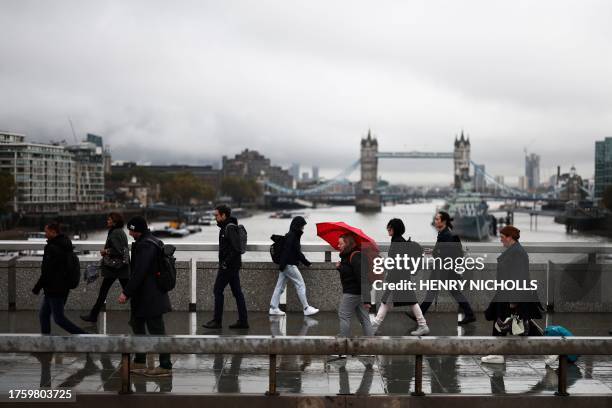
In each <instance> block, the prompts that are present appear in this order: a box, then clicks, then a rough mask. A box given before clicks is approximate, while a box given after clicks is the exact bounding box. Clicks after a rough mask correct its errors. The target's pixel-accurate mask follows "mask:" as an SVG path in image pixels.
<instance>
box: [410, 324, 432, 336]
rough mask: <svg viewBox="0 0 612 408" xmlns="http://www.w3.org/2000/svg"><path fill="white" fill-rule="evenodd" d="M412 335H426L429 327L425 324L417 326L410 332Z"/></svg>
mask: <svg viewBox="0 0 612 408" xmlns="http://www.w3.org/2000/svg"><path fill="white" fill-rule="evenodd" d="M410 334H411V335H413V336H427V335H428V334H429V327H427V325H426V324H424V325H423V326H418V327H417V329H416V330H414V331H411V332H410Z"/></svg>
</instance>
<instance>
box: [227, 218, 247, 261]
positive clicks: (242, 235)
mask: <svg viewBox="0 0 612 408" xmlns="http://www.w3.org/2000/svg"><path fill="white" fill-rule="evenodd" d="M229 228H236V229H237V232H236V233H237V234H238V243H237V244H238V247H237V248H236V244H235V243H234V242H233V241H232V240H230V242H231V244H232V247H234V249H235V250H236V251H238V252H240V255H244V253H245V252H246V247H247V230H246V228H245V227H244V225H242V224H238V225H236V224H227V227H225V234H226V235H227V232H228V229H229Z"/></svg>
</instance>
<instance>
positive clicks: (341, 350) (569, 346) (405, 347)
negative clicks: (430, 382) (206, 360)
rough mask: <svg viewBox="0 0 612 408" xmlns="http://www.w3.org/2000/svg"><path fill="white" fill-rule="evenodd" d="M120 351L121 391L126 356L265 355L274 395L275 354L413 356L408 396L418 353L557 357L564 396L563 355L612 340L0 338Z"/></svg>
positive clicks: (29, 346)
mask: <svg viewBox="0 0 612 408" xmlns="http://www.w3.org/2000/svg"><path fill="white" fill-rule="evenodd" d="M31 352H38V353H51V352H63V353H89V352H93V353H121V355H122V357H121V361H122V363H121V369H120V371H121V390H120V393H130V392H131V376H130V353H138V352H140V353H147V352H148V353H161V352H164V353H174V354H249V355H264V354H267V355H269V361H270V369H269V388H268V391H267V392H266V395H278V392H277V391H276V356H277V355H330V354H344V355H363V354H374V355H415V357H416V360H415V390H414V392H412V395H414V396H422V395H424V393H423V387H422V385H423V355H479V354H504V355H506V354H514V355H549V354H559V369H558V371H557V373H558V380H559V381H558V390H557V392H556V393H555V394H556V395H558V396H567V395H569V394H568V393H567V364H568V362H567V355H568V354H582V355H610V354H612V337H515V338H512V337H510V338H499V337H492V336H489V337H429V336H426V337H332V336H279V337H276V336H202V335H192V336H183V335H181V336H128V335H112V336H108V335H72V336H47V335H38V334H0V353H31Z"/></svg>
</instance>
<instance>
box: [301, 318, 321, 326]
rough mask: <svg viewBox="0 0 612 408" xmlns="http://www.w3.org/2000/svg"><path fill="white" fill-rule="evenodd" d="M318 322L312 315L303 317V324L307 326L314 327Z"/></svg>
mask: <svg viewBox="0 0 612 408" xmlns="http://www.w3.org/2000/svg"><path fill="white" fill-rule="evenodd" d="M318 324H319V321H318V320H316V319H313V318H312V317H305V318H304V325H305V326H307V327H314V326H316V325H318Z"/></svg>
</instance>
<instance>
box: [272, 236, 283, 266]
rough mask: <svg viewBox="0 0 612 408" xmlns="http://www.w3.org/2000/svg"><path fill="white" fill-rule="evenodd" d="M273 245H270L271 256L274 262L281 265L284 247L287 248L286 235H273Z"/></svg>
mask: <svg viewBox="0 0 612 408" xmlns="http://www.w3.org/2000/svg"><path fill="white" fill-rule="evenodd" d="M270 239H271V240H272V242H273V244H272V245H270V256H272V262H274V263H275V264H280V258H281V254H282V253H283V247H284V246H285V241H286V239H287V238H286V236H285V235H276V234H274V235H272V236H271V237H270Z"/></svg>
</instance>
